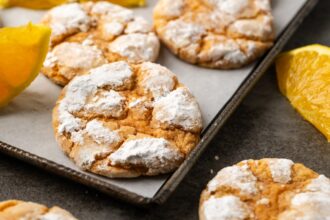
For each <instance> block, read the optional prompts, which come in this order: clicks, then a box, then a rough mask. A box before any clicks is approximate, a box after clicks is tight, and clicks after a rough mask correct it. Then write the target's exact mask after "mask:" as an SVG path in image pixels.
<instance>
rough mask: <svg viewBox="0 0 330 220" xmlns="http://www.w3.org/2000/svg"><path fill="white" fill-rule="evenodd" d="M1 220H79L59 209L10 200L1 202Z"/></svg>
mask: <svg viewBox="0 0 330 220" xmlns="http://www.w3.org/2000/svg"><path fill="white" fill-rule="evenodd" d="M0 219H3V220H17V219H24V220H55V219H58V220H77V219H76V218H75V217H73V215H71V214H70V213H69V212H68V211H66V210H64V209H61V208H59V207H56V206H54V207H52V208H48V207H46V206H44V205H40V204H37V203H33V202H24V201H19V200H8V201H3V202H0Z"/></svg>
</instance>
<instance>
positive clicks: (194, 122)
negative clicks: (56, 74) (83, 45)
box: [53, 61, 202, 177]
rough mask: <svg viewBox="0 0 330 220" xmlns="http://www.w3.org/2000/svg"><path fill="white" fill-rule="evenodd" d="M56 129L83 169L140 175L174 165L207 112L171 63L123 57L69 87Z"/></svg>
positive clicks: (195, 136) (56, 112) (188, 148)
mask: <svg viewBox="0 0 330 220" xmlns="http://www.w3.org/2000/svg"><path fill="white" fill-rule="evenodd" d="M53 127H54V130H55V136H56V139H57V141H58V143H59V145H60V146H61V147H62V149H63V150H64V152H65V153H66V154H67V155H68V156H69V157H70V158H71V159H73V160H74V162H75V163H76V164H77V165H78V166H79V167H81V168H82V169H84V170H88V171H91V172H93V173H97V174H100V175H103V176H107V177H137V176H141V175H147V176H152V175H158V174H162V173H168V172H172V171H174V170H175V169H176V168H177V167H178V166H179V165H180V164H181V163H182V161H183V160H184V158H185V157H186V156H187V155H188V154H189V152H190V151H191V150H192V149H193V148H194V147H195V146H196V144H197V143H198V141H199V136H200V132H201V129H202V118H201V112H200V109H199V106H198V104H197V102H196V100H195V98H194V97H193V95H192V94H191V93H190V91H189V90H188V89H187V88H186V87H185V86H184V85H182V84H180V83H179V82H178V79H177V77H176V76H175V75H174V73H172V72H171V71H169V70H168V69H167V68H165V67H162V66H160V65H158V64H154V63H150V62H144V63H141V64H129V63H127V62H125V61H118V62H114V63H111V64H104V65H102V66H100V67H97V68H95V69H92V70H91V71H90V72H89V73H88V74H85V75H83V76H77V77H75V78H74V79H73V80H72V81H71V82H70V83H69V84H68V85H67V86H66V87H65V88H64V89H63V91H62V94H61V95H60V97H59V99H58V102H57V104H56V106H55V108H54V111H53Z"/></svg>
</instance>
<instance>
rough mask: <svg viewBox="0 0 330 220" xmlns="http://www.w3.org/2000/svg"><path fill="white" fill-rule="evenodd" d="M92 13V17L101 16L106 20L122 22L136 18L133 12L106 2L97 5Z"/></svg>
mask: <svg viewBox="0 0 330 220" xmlns="http://www.w3.org/2000/svg"><path fill="white" fill-rule="evenodd" d="M91 13H92V15H101V16H103V19H105V20H117V21H121V22H128V21H130V20H132V19H133V17H134V15H133V11H132V10H129V9H126V8H124V7H121V6H119V5H115V4H111V3H109V2H105V1H102V2H97V3H95V4H94V5H93V8H92V10H91Z"/></svg>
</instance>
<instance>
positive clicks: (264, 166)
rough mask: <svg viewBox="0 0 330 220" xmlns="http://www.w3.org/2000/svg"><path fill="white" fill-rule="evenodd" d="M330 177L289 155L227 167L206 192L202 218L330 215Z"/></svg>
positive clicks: (290, 219) (271, 219)
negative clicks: (295, 161)
mask: <svg viewBox="0 0 330 220" xmlns="http://www.w3.org/2000/svg"><path fill="white" fill-rule="evenodd" d="M329 207H330V179H328V178H327V177H325V176H324V175H319V174H317V173H316V172H314V171H312V170H310V169H308V168H306V167H305V166H304V165H302V164H299V163H294V162H292V161H291V160H288V159H276V158H266V159H261V160H246V161H242V162H240V163H238V164H237V165H234V166H229V167H225V168H223V169H222V170H220V171H219V172H218V174H217V175H216V176H215V177H214V178H213V179H212V180H211V181H210V182H209V183H208V185H207V188H206V189H205V190H204V191H203V192H202V194H201V199H200V207H199V217H200V219H201V220H215V219H217V220H222V219H235V220H249V219H251V220H252V219H260V220H275V219H278V220H297V219H328V218H330V209H329Z"/></svg>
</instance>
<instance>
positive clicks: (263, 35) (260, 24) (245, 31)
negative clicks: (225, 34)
mask: <svg viewBox="0 0 330 220" xmlns="http://www.w3.org/2000/svg"><path fill="white" fill-rule="evenodd" d="M272 22H273V18H272V17H269V16H267V17H263V18H262V19H261V20H257V19H241V20H237V21H235V22H234V23H233V24H232V25H231V26H230V27H229V29H228V30H229V31H230V32H235V33H239V34H241V35H243V36H248V37H254V38H260V39H265V40H266V39H268V38H269V35H270V34H271V33H272V30H273V28H272Z"/></svg>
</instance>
